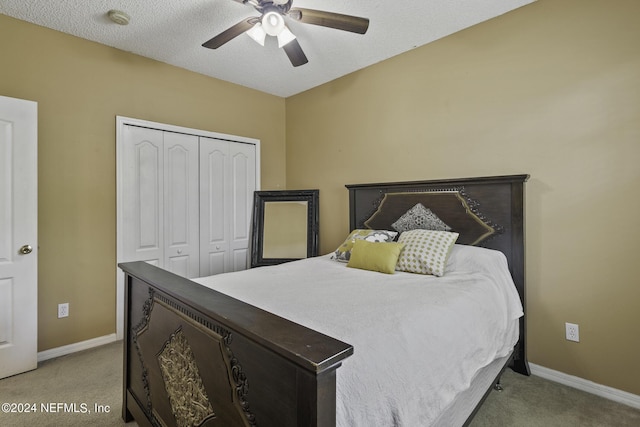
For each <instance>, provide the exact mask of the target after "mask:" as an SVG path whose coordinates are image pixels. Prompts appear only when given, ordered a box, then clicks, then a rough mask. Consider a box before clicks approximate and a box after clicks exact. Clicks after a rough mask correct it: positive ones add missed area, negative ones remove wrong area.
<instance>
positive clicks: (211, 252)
mask: <svg viewBox="0 0 640 427" xmlns="http://www.w3.org/2000/svg"><path fill="white" fill-rule="evenodd" d="M228 176H229V142H227V141H222V140H220V139H215V138H200V276H211V275H213V274H220V273H224V272H227V271H229V266H230V262H231V260H230V259H229V231H230V229H229V221H228V219H227V218H228V212H229V206H230V205H231V186H230V185H229V184H230V183H229V182H228V181H229V179H228Z"/></svg>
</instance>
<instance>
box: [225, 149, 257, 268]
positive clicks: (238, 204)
mask: <svg viewBox="0 0 640 427" xmlns="http://www.w3.org/2000/svg"><path fill="white" fill-rule="evenodd" d="M230 158H231V162H230V164H231V175H230V179H231V181H232V182H231V191H232V195H231V197H232V200H233V202H232V205H231V214H230V218H229V225H230V230H231V233H232V235H231V241H230V250H231V252H232V253H233V265H232V266H231V267H232V270H233V271H238V270H245V269H247V268H248V249H247V248H248V247H249V238H250V223H251V212H252V206H253V193H254V191H255V189H256V185H255V183H256V170H255V164H256V152H255V146H254V145H250V144H231V146H230Z"/></svg>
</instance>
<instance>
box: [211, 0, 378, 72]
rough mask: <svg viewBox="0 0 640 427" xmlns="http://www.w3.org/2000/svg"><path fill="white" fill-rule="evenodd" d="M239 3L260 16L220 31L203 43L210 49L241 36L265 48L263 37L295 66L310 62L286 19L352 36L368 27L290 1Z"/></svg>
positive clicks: (360, 20)
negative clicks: (274, 43) (274, 42)
mask: <svg viewBox="0 0 640 427" xmlns="http://www.w3.org/2000/svg"><path fill="white" fill-rule="evenodd" d="M234 1H237V2H238V3H242V4H249V5H251V6H253V7H254V8H255V9H256V10H257V11H258V12H260V14H261V16H260V17H251V18H247V19H245V20H243V21H240V22H238V23H237V24H235V25H234V26H232V27H231V28H228V29H226V30H225V31H223V32H221V33H220V34H218V35H217V36H215V37H214V38H212V39H211V40H209V41H207V42H205V43H203V44H202V46H204V47H207V48H209V49H217V48H219V47H220V46H222V45H223V44H225V43H227V42H228V41H230V40H232V39H234V38H236V37H237V36H239V35H240V34H242V33H247V35H249V36H250V37H251V38H252V39H254V40H255V41H256V42H258V43H260V45H262V46H264V41H265V39H266V36H267V35H269V36H274V37H277V39H278V47H281V48H283V49H284V51H285V53H286V54H287V56H288V57H289V60H290V61H291V64H293V66H294V67H298V66H300V65H303V64H306V63H307V62H309V60H308V59H307V56H306V55H305V54H304V52H303V51H302V48H301V47H300V43H298V41H297V40H296V36H295V35H293V33H292V32H291V30H289V28H288V27H287V25H286V24H285V20H284V18H285V17H288V18H290V19H293V20H295V21H298V22H302V23H304V24H313V25H320V26H323V27H329V28H335V29H338V30H343V31H350V32H352V33H358V34H364V33H366V32H367V29H368V28H369V20H368V19H366V18H359V17H357V16H351V15H342V14H340V13H333V12H324V11H321V10H314V9H303V8H297V7H294V8H292V7H291V3H292V2H293V0H234Z"/></svg>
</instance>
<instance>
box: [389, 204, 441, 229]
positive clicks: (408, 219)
mask: <svg viewBox="0 0 640 427" xmlns="http://www.w3.org/2000/svg"><path fill="white" fill-rule="evenodd" d="M391 226H392V227H393V229H394V230H397V231H399V232H401V233H402V232H403V231H409V230H415V229H423V230H439V231H451V227H449V226H448V225H447V224H446V223H445V222H444V221H442V220H441V219H440V218H438V215H436V214H434V213H433V212H431V209H429V208H425V207H424V205H423V204H422V203H418V204H416V205H415V206H414V207H412V208H411V209H409V210H408V211H406V212H405V213H404V215H402V216H401V217H400V218H398V220H397V221H396V222H394V223H393V224H391Z"/></svg>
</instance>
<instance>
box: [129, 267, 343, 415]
mask: <svg viewBox="0 0 640 427" xmlns="http://www.w3.org/2000/svg"><path fill="white" fill-rule="evenodd" d="M119 266H120V268H121V269H122V270H123V271H124V272H125V338H124V384H123V408H122V417H123V419H124V420H125V421H130V420H131V419H133V418H135V420H136V422H137V423H138V424H139V425H140V426H183V425H185V426H186V425H202V426H225V427H229V426H252V425H259V426H277V427H286V426H335V424H336V413H335V408H336V369H337V368H338V367H339V366H340V365H341V363H342V360H344V359H345V358H347V357H349V356H350V355H351V354H353V347H352V346H351V345H349V344H346V343H344V342H341V341H338V340H336V339H333V338H331V337H329V336H326V335H323V334H321V333H319V332H316V331H313V330H311V329H308V328H305V327H303V326H301V325H298V324H296V323H293V322H290V321H288V320H286V319H283V318H281V317H278V316H276V315H273V314H271V313H268V312H266V311H264V310H261V309H258V308H256V307H253V306H251V305H248V304H246V303H243V302H241V301H239V300H236V299H234V298H231V297H229V296H226V295H224V294H221V293H219V292H216V291H213V290H211V289H208V288H206V287H204V286H201V285H199V284H197V283H195V282H192V281H190V280H188V279H185V278H183V277H180V276H177V275H175V274H172V273H170V272H167V271H165V270H162V269H160V268H157V267H154V266H152V265H149V264H146V263H143V262H132V263H123V264H120V265H119Z"/></svg>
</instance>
